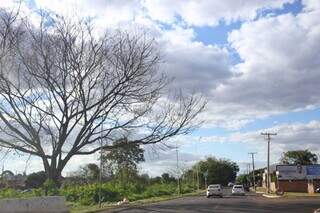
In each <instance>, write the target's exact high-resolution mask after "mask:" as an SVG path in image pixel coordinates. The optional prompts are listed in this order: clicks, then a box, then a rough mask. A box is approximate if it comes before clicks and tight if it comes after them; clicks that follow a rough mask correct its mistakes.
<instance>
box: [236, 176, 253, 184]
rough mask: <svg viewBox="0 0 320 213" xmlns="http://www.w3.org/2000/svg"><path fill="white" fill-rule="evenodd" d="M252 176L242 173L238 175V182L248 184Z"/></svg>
mask: <svg viewBox="0 0 320 213" xmlns="http://www.w3.org/2000/svg"><path fill="white" fill-rule="evenodd" d="M249 180H250V177H249V175H247V174H241V175H239V176H238V177H237V181H236V182H237V183H238V184H242V185H246V184H248V183H249Z"/></svg>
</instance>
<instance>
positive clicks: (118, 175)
mask: <svg viewBox="0 0 320 213" xmlns="http://www.w3.org/2000/svg"><path fill="white" fill-rule="evenodd" d="M116 143H118V146H119V148H118V149H115V150H113V151H111V152H110V151H109V152H103V153H102V157H101V158H100V159H99V160H101V163H102V170H100V166H98V165H97V164H93V163H89V164H85V165H83V166H81V167H80V168H79V170H78V171H75V172H73V173H72V174H71V175H70V176H68V177H64V178H61V179H60V180H59V183H58V184H57V183H56V182H54V181H52V180H46V174H45V172H43V171H41V172H37V173H32V174H30V175H28V177H27V180H26V187H27V188H32V190H27V191H26V192H24V193H19V192H17V191H15V190H13V189H3V190H1V191H0V196H1V197H28V196H42V195H62V196H65V197H66V200H67V201H70V202H75V203H79V204H81V205H92V204H96V203H98V202H99V199H101V201H102V202H116V201H119V200H122V199H123V198H127V199H128V200H130V201H134V200H139V199H145V198H150V197H159V196H166V195H175V194H184V193H190V192H194V191H196V190H198V189H204V187H205V185H206V184H215V183H219V184H222V185H227V183H228V182H232V181H234V180H235V178H236V174H237V172H238V171H239V168H238V166H237V165H236V163H234V162H231V161H229V160H226V159H216V158H214V157H208V158H207V159H206V160H203V161H199V162H198V163H196V164H195V165H194V166H192V167H191V168H185V169H184V170H183V171H176V170H174V169H173V170H172V171H171V172H166V173H163V174H162V175H160V176H158V177H150V176H149V175H147V174H140V173H139V171H138V168H137V165H138V164H139V163H140V162H143V161H144V160H145V159H144V150H143V149H142V148H141V147H139V146H138V145H136V144H130V143H128V141H127V140H126V139H123V140H119V141H117V142H116ZM100 175H101V176H100ZM205 177H206V180H207V181H206V182H205ZM178 178H179V181H178ZM100 180H101V181H100ZM178 183H179V184H178Z"/></svg>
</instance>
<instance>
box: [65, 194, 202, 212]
mask: <svg viewBox="0 0 320 213" xmlns="http://www.w3.org/2000/svg"><path fill="white" fill-rule="evenodd" d="M201 193H204V191H197V192H192V193H187V194H183V195H165V196H161V197H153V198H148V199H143V200H137V201H133V202H130V203H129V204H126V205H123V206H135V205H144V204H148V203H156V202H160V201H166V200H171V199H177V198H180V197H188V196H195V195H199V194H201ZM67 205H68V207H69V209H70V211H71V213H94V212H99V211H103V210H107V209H112V208H116V207H119V206H118V205H117V203H102V207H101V208H99V205H92V206H83V205H79V204H78V203H72V202H67Z"/></svg>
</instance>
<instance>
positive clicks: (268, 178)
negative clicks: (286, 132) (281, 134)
mask: <svg viewBox="0 0 320 213" xmlns="http://www.w3.org/2000/svg"><path fill="white" fill-rule="evenodd" d="M261 135H263V136H265V139H266V140H267V141H268V169H267V170H268V173H267V192H268V193H270V141H271V136H275V135H277V133H270V132H264V133H261Z"/></svg>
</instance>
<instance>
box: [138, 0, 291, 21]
mask: <svg viewBox="0 0 320 213" xmlns="http://www.w3.org/2000/svg"><path fill="white" fill-rule="evenodd" d="M292 2H293V0H264V1H261V0H250V1H239V0H224V1H220V0H216V1H213V0H201V1H198V0H189V1H182V0H178V1H170V0H146V1H145V4H144V6H145V7H146V8H147V12H148V14H149V16H150V17H151V18H153V19H155V20H158V21H161V22H167V23H174V22H176V21H177V20H178V16H179V17H181V18H182V20H184V21H185V22H186V23H187V24H188V25H194V26H205V25H210V26H215V25H217V24H218V23H219V21H221V20H224V21H226V22H227V23H230V22H233V21H237V20H252V19H254V18H255V17H256V16H257V14H258V12H259V10H263V9H271V8H281V7H282V6H283V5H284V4H285V3H292Z"/></svg>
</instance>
